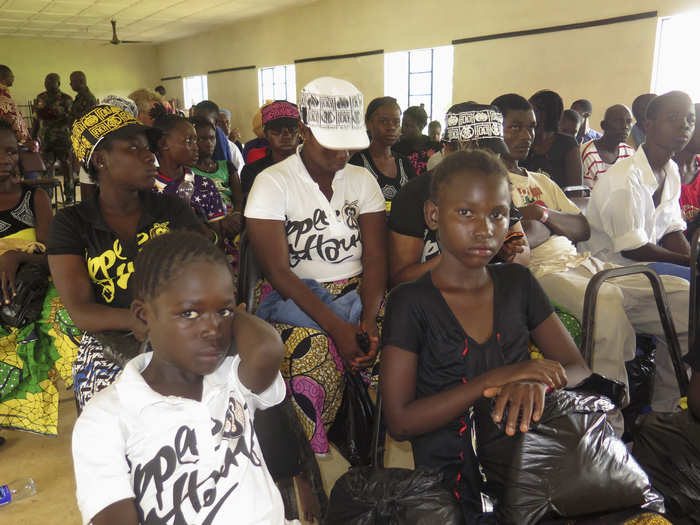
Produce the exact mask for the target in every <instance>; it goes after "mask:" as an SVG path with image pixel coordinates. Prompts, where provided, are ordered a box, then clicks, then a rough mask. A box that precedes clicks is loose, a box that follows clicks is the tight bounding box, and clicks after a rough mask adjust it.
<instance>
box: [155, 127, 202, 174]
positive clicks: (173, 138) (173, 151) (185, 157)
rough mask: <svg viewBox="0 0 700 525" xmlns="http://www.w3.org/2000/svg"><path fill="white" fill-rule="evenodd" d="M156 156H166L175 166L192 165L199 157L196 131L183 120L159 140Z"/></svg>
mask: <svg viewBox="0 0 700 525" xmlns="http://www.w3.org/2000/svg"><path fill="white" fill-rule="evenodd" d="M158 157H159V158H168V159H170V160H171V161H172V162H173V163H174V164H175V165H177V166H194V165H195V164H196V163H197V160H198V159H199V147H198V145H197V132H196V131H195V130H194V126H192V124H190V123H189V122H187V121H186V120H183V121H181V122H178V124H177V125H176V126H175V127H174V128H173V129H172V130H170V131H169V132H168V134H167V135H166V136H165V137H163V138H162V139H161V141H160V144H159V147H158Z"/></svg>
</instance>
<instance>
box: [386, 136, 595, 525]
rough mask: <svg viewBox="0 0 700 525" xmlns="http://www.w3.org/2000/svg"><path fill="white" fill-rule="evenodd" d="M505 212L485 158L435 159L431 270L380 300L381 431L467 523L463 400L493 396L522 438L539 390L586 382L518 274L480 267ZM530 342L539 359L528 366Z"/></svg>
mask: <svg viewBox="0 0 700 525" xmlns="http://www.w3.org/2000/svg"><path fill="white" fill-rule="evenodd" d="M509 206H510V194H509V189H508V173H507V170H506V168H505V166H504V165H503V164H502V162H501V161H500V160H499V159H497V158H496V157H495V156H494V155H493V154H491V153H490V152H487V151H484V150H472V151H460V152H458V153H455V154H453V155H450V156H449V157H447V158H446V159H444V160H443V161H442V162H441V163H440V165H439V166H438V167H437V168H436V170H435V174H434V175H433V184H432V188H431V197H430V200H429V201H428V202H427V203H426V213H425V214H426V218H427V221H428V226H429V227H430V228H431V229H433V230H438V232H439V236H440V243H441V247H442V256H441V259H440V262H439V263H438V265H437V266H436V267H435V269H433V270H432V271H430V272H428V273H426V274H425V275H423V276H422V277H420V278H419V279H418V280H416V281H413V282H408V283H404V284H401V285H399V286H398V287H397V288H396V289H395V290H394V291H392V292H391V294H390V296H389V301H388V305H387V311H386V318H385V324H384V333H383V342H384V347H383V349H382V352H383V353H382V370H381V387H382V394H383V396H384V398H383V399H384V407H385V416H386V422H387V425H388V428H389V431H390V432H391V433H392V434H393V435H394V436H396V437H397V438H399V439H411V441H412V444H413V454H414V461H415V464H416V466H417V467H420V466H423V467H433V468H438V469H440V470H441V471H442V472H443V473H444V474H445V478H444V479H445V483H447V485H448V486H449V487H450V488H451V489H452V490H453V491H454V494H455V495H456V496H457V498H458V499H459V500H460V502H461V504H462V507H463V509H464V512H465V516H466V517H467V518H468V519H467V523H474V522H476V519H478V515H479V514H480V513H481V512H482V510H483V509H482V506H481V498H480V491H481V478H480V476H479V472H478V465H477V460H476V457H475V454H474V450H473V447H472V432H471V430H472V423H471V421H470V412H471V407H472V406H473V405H474V403H475V402H476V401H477V400H478V399H480V398H481V397H482V396H483V397H490V398H496V404H495V410H494V419H495V420H496V421H499V420H500V419H501V418H503V414H504V410H505V408H506V406H508V405H510V408H509V410H508V416H507V420H506V425H505V427H506V433H507V434H508V435H514V434H515V432H516V426H517V427H518V429H519V430H520V431H521V432H527V431H528V429H529V425H530V422H531V421H537V420H538V419H539V418H540V416H541V414H542V409H543V405H544V395H545V393H546V391H547V389H548V388H561V387H563V386H565V385H567V384H577V383H578V382H580V381H581V380H583V379H584V378H585V377H587V376H588V375H590V371H589V370H588V368H587V367H586V364H585V362H584V361H583V358H582V357H581V354H580V352H579V351H578V349H577V348H576V345H575V343H574V342H573V340H572V339H571V337H570V336H569V334H568V332H567V331H566V329H565V328H564V326H563V325H562V324H561V321H559V319H558V317H557V316H556V315H555V314H554V311H553V309H552V306H551V304H550V303H549V301H548V300H547V296H546V295H545V293H544V291H543V290H542V288H541V287H540V286H539V284H538V283H537V281H536V280H535V278H534V277H533V276H532V274H531V273H530V272H529V270H527V268H525V267H523V266H520V265H518V264H503V265H497V266H487V263H488V262H489V260H490V259H491V258H492V257H493V255H494V254H496V253H497V252H498V251H499V250H500V248H501V246H502V244H503V241H504V239H505V236H506V232H507V230H508V213H509ZM531 336H532V338H533V339H534V340H535V343H536V344H537V346H538V347H539V349H540V350H541V352H542V353H543V354H544V356H545V358H546V359H537V360H530V359H529V358H528V357H529V356H528V341H529V339H530V337H531ZM521 410H522V420H521V423H520V424H519V425H517V419H518V416H519V414H520V412H521Z"/></svg>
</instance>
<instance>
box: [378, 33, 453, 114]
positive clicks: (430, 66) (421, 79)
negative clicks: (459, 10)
mask: <svg viewBox="0 0 700 525" xmlns="http://www.w3.org/2000/svg"><path fill="white" fill-rule="evenodd" d="M409 55H410V62H411V64H410V71H411V72H409ZM453 70H454V48H453V47H452V46H442V47H434V48H432V49H418V50H413V51H398V52H395V53H386V54H385V55H384V94H385V95H387V96H391V97H394V98H396V100H397V101H398V102H399V106H401V109H402V110H405V109H406V108H407V107H409V106H418V105H420V104H421V103H423V104H424V107H425V112H426V113H427V114H428V118H429V120H439V121H440V122H443V121H444V119H445V113H446V111H447V109H448V108H449V107H450V106H451V105H452V79H453ZM431 77H432V82H431Z"/></svg>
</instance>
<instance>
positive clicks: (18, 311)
mask: <svg viewBox="0 0 700 525" xmlns="http://www.w3.org/2000/svg"><path fill="white" fill-rule="evenodd" d="M48 288H49V270H48V269H47V268H46V267H45V266H44V265H41V264H34V263H24V264H22V265H20V267H19V270H18V271H17V275H15V291H16V292H17V293H16V295H15V296H14V297H13V298H12V302H11V303H10V304H8V305H6V306H3V307H2V308H0V323H2V325H3V326H13V327H15V328H23V327H24V326H27V325H28V324H29V323H33V322H34V321H36V320H37V319H39V317H40V316H41V309H42V307H43V306H44V298H45V297H46V290H48Z"/></svg>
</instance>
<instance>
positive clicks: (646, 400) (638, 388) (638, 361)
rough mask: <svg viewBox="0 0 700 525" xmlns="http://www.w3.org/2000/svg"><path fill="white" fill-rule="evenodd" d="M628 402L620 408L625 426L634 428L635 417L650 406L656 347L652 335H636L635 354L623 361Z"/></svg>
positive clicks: (654, 373)
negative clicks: (627, 387)
mask: <svg viewBox="0 0 700 525" xmlns="http://www.w3.org/2000/svg"><path fill="white" fill-rule="evenodd" d="M625 368H626V369H627V379H628V384H629V400H630V403H629V405H628V406H626V407H625V408H624V409H623V410H622V414H623V415H624V417H625V427H626V428H628V429H631V430H634V429H635V427H636V422H637V419H638V418H639V416H640V415H642V414H644V413H645V411H648V410H649V409H650V408H651V407H650V405H651V396H652V393H653V391H654V376H655V375H656V349H655V344H654V341H653V338H652V337H649V336H637V355H636V356H635V357H634V359H632V360H631V361H627V362H626V363H625Z"/></svg>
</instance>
